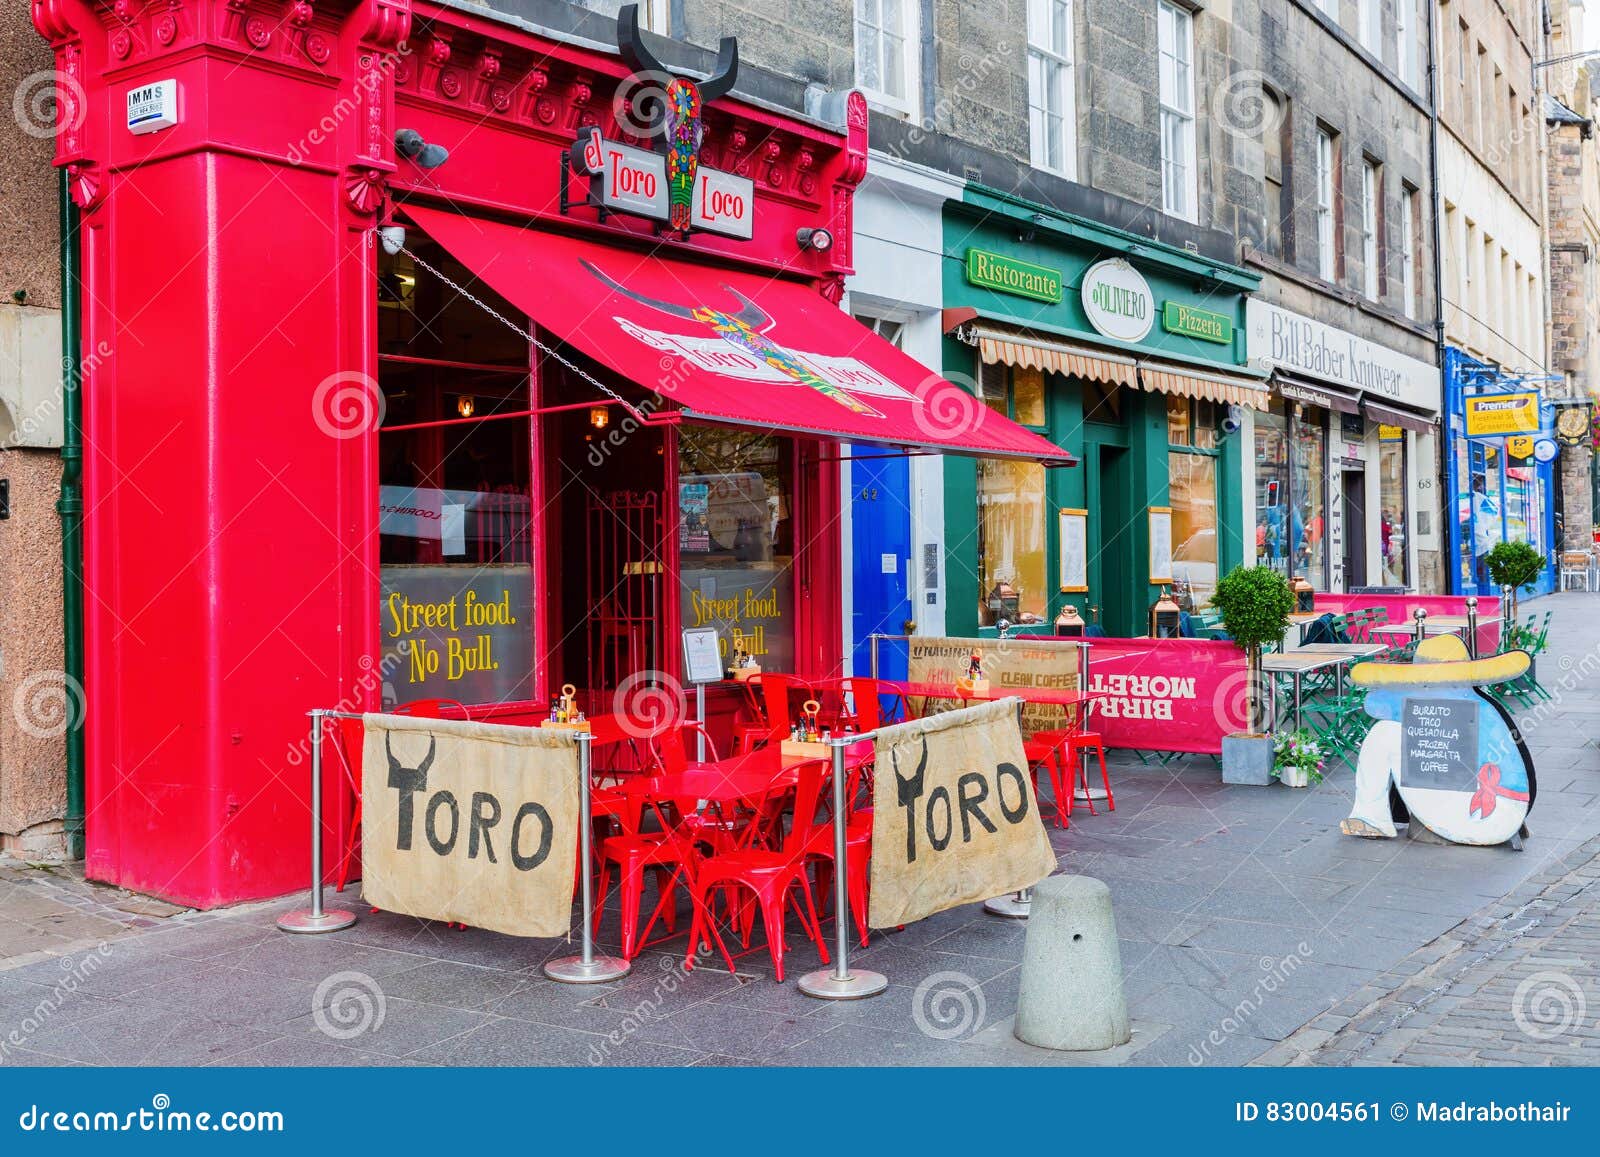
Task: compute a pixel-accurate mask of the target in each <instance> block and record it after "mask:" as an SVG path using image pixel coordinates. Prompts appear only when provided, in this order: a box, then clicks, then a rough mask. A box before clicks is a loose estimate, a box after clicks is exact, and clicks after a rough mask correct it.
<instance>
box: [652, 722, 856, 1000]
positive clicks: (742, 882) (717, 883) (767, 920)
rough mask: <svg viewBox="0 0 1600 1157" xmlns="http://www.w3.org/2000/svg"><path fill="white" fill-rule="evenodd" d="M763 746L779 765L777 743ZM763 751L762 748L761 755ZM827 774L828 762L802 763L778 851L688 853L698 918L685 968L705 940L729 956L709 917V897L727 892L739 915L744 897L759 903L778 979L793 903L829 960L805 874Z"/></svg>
mask: <svg viewBox="0 0 1600 1157" xmlns="http://www.w3.org/2000/svg"><path fill="white" fill-rule="evenodd" d="M764 750H770V751H772V753H773V762H774V768H776V764H777V759H778V755H777V748H776V747H775V746H774V747H770V748H766V749H764ZM759 754H760V753H759V752H758V753H757V756H758V757H759ZM827 775H828V769H827V765H826V764H824V763H822V762H820V761H818V762H813V763H806V764H803V765H802V766H801V767H800V769H799V783H798V784H797V786H796V787H795V789H794V818H793V823H792V824H791V826H790V828H789V831H788V833H787V834H786V835H785V836H784V837H783V842H782V846H781V847H779V848H778V849H776V850H770V849H765V848H745V849H741V850H737V851H729V852H713V853H712V854H711V855H709V856H704V857H692V856H691V857H690V861H691V868H690V871H689V873H688V875H689V877H690V883H691V888H692V890H693V895H694V919H693V923H692V924H691V926H690V928H689V950H688V952H687V954H686V955H685V957H684V967H685V968H686V969H688V968H693V967H694V958H695V955H696V953H697V952H698V951H699V948H700V945H701V943H702V942H706V943H710V942H711V940H713V939H714V940H715V941H716V943H717V945H718V947H719V948H722V951H723V955H724V957H725V958H726V957H727V956H728V953H727V949H726V948H725V947H723V945H722V940H721V937H720V935H718V934H717V931H716V928H715V926H714V924H713V922H712V920H711V899H712V896H713V894H714V893H717V892H720V893H721V894H722V895H723V896H724V898H725V900H726V901H727V902H728V907H729V909H730V911H734V912H736V913H739V912H745V911H747V908H745V907H744V906H743V905H741V904H740V903H739V902H738V901H740V900H753V901H754V903H755V904H756V905H757V906H759V907H760V909H761V920H762V924H763V926H764V928H765V930H766V935H767V951H768V952H769V953H770V954H771V956H772V967H773V972H774V974H775V976H776V979H777V980H778V981H780V982H781V981H782V980H783V955H784V922H785V921H784V917H785V913H786V912H787V910H788V909H789V908H791V907H792V908H794V910H795V914H796V915H797V916H799V917H800V922H801V925H802V926H803V927H804V928H805V932H806V935H807V936H809V937H811V940H812V942H813V943H815V944H816V946H817V952H818V954H819V955H820V956H821V958H822V961H823V963H824V964H826V963H827V961H828V949H827V946H826V945H825V944H824V943H823V941H822V929H821V926H820V924H819V923H818V920H817V912H816V907H815V905H814V904H813V903H812V900H811V888H810V886H809V882H808V880H807V878H806V867H807V864H808V862H809V858H810V856H809V849H810V847H811V845H812V844H813V842H814V840H815V838H816V833H817V831H818V830H819V825H818V823H817V806H818V801H819V799H820V798H821V794H822V787H823V784H824V782H825V781H826V779H827ZM822 830H826V829H822ZM681 846H682V844H681V841H680V847H681ZM741 890H744V891H748V892H749V893H750V896H749V897H745V896H743V895H742V894H741ZM797 890H798V891H799V893H800V897H801V899H802V900H803V901H804V903H805V907H804V909H802V908H801V907H800V904H799V903H798V902H797V901H796V900H795V892H796V891H797ZM740 923H741V924H744V925H745V927H744V935H745V945H746V947H748V945H749V940H748V937H749V926H748V923H746V922H745V921H743V920H741V921H740ZM728 970H729V971H730V972H732V971H734V967H733V961H732V960H731V959H729V960H728Z"/></svg>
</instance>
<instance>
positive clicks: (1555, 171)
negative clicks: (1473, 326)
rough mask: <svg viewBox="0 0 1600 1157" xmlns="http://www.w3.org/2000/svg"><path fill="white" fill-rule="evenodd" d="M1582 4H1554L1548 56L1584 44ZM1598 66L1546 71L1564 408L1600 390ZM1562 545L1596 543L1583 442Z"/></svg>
mask: <svg viewBox="0 0 1600 1157" xmlns="http://www.w3.org/2000/svg"><path fill="white" fill-rule="evenodd" d="M1584 14H1585V13H1584V6H1583V5H1582V4H1581V3H1575V4H1572V5H1571V6H1570V7H1569V6H1566V5H1560V4H1558V5H1556V7H1555V8H1554V9H1553V10H1552V12H1551V18H1552V20H1551V24H1552V27H1551V33H1550V53H1551V55H1552V57H1555V58H1557V59H1559V58H1561V57H1564V56H1567V55H1569V54H1573V53H1576V52H1578V51H1580V50H1581V48H1582V46H1583V44H1584V36H1583V27H1584V26H1583V19H1584ZM1591 73H1592V68H1591V66H1590V65H1589V64H1588V63H1587V62H1582V61H1575V62H1573V63H1570V64H1563V65H1556V66H1553V67H1551V68H1550V69H1549V70H1548V71H1546V73H1545V77H1546V83H1547V84H1548V86H1549V95H1548V99H1547V100H1546V102H1545V108H1544V119H1545V132H1546V142H1547V143H1546V147H1547V150H1548V156H1547V166H1546V178H1547V181H1548V191H1547V197H1548V205H1549V210H1548V211H1549V237H1548V244H1549V250H1550V372H1551V373H1552V374H1559V375H1561V380H1560V381H1559V382H1552V383H1551V394H1552V396H1553V397H1554V399H1555V400H1556V401H1557V403H1558V404H1560V403H1574V404H1576V405H1577V406H1578V407H1580V408H1587V407H1592V405H1593V396H1594V393H1595V391H1597V390H1600V299H1597V296H1596V291H1597V288H1600V286H1597V279H1596V276H1595V266H1596V262H1597V261H1600V168H1597V166H1596V163H1595V162H1596V157H1595V140H1594V120H1593V115H1592V114H1593V109H1594V98H1593V95H1592V92H1591V83H1592V76H1591ZM1559 466H1560V469H1559V474H1560V480H1561V513H1562V521H1561V541H1560V544H1559V545H1560V547H1561V548H1562V549H1563V550H1568V551H1587V550H1589V549H1590V548H1591V547H1592V546H1593V544H1594V448H1593V445H1592V443H1590V442H1588V441H1587V440H1585V442H1584V443H1583V444H1580V445H1576V446H1567V445H1563V446H1562V447H1561V458H1560V462H1559Z"/></svg>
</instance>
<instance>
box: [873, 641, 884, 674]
mask: <svg viewBox="0 0 1600 1157" xmlns="http://www.w3.org/2000/svg"><path fill="white" fill-rule="evenodd" d="M882 637H883V636H882V635H880V634H878V632H877V631H873V632H872V635H871V641H872V648H871V649H872V677H873V678H874V679H876V678H877V677H878V640H879V639H881V638H882Z"/></svg>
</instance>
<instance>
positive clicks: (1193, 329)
mask: <svg viewBox="0 0 1600 1157" xmlns="http://www.w3.org/2000/svg"><path fill="white" fill-rule="evenodd" d="M1161 328H1162V329H1164V330H1166V331H1167V332H1168V333H1176V334H1181V335H1183V336H1184V337H1192V338H1198V339H1199V340H1201V341H1214V342H1220V343H1223V344H1226V343H1227V342H1231V341H1232V340H1233V319H1232V318H1230V317H1229V316H1228V315H1227V314H1225V313H1215V312H1213V311H1211V310H1209V309H1196V308H1195V307H1194V306H1192V305H1185V304H1183V302H1181V301H1169V302H1167V303H1166V304H1164V305H1163V306H1162V307H1161Z"/></svg>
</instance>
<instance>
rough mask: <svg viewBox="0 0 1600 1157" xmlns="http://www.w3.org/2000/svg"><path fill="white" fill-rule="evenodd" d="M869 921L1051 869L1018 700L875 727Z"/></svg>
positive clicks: (893, 923)
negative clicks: (1024, 748) (1019, 720)
mask: <svg viewBox="0 0 1600 1157" xmlns="http://www.w3.org/2000/svg"><path fill="white" fill-rule="evenodd" d="M874 762H875V766H876V767H877V771H876V773H875V775H874V777H873V796H872V814H873V816H874V817H875V818H874V820H873V825H874V827H873V839H872V865H871V867H872V898H871V901H870V903H869V906H868V913H867V923H868V924H870V925H871V926H872V927H874V928H894V927H897V926H899V925H901V924H909V923H911V922H912V921H913V920H921V919H922V918H923V917H924V916H931V915H933V914H934V913H935V912H943V911H944V910H945V909H947V908H955V907H958V906H959V905H962V904H970V903H972V902H973V901H974V900H986V899H988V898H989V897H991V896H999V895H1001V894H1002V893H1005V892H1015V891H1017V890H1018V889H1020V888H1027V887H1030V886H1032V885H1034V884H1037V883H1038V882H1039V881H1040V880H1042V879H1044V878H1045V877H1046V876H1048V875H1049V874H1050V873H1051V872H1052V871H1054V870H1055V866H1056V857H1055V852H1053V851H1052V850H1051V848H1050V841H1049V839H1048V838H1047V837H1046V836H1045V832H1044V824H1043V823H1041V822H1040V820H1039V802H1038V800H1037V799H1035V798H1034V794H1033V785H1032V783H1031V782H1030V781H1029V778H1028V761H1027V759H1026V757H1025V756H1024V755H1023V754H1022V735H1021V732H1019V731H1018V729H1017V708H1016V702H1015V700H1009V699H1002V700H1000V701H999V702H996V703H985V704H982V705H980V706H977V707H968V708H965V709H963V710H961V711H951V712H948V713H946V714H944V715H935V716H932V717H930V718H927V719H920V720H917V721H915V722H912V723H901V724H897V725H895V726H893V727H885V728H884V729H883V730H881V731H880V732H878V738H877V742H876V755H875V760H874Z"/></svg>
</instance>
